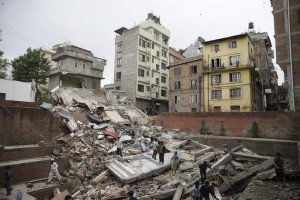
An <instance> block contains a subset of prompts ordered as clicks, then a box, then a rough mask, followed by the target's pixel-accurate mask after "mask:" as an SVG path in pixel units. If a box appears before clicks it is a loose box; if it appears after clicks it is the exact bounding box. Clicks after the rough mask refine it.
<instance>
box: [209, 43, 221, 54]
mask: <svg viewBox="0 0 300 200" xmlns="http://www.w3.org/2000/svg"><path fill="white" fill-rule="evenodd" d="M210 49H211V51H212V52H215V53H217V52H218V51H220V47H219V45H212V46H210Z"/></svg>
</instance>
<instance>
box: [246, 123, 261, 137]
mask: <svg viewBox="0 0 300 200" xmlns="http://www.w3.org/2000/svg"><path fill="white" fill-rule="evenodd" d="M249 132H250V135H251V137H253V138H259V137H260V135H261V130H260V128H259V125H258V123H257V122H256V121H254V122H252V125H251V128H250V130H249Z"/></svg>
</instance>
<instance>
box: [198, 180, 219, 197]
mask: <svg viewBox="0 0 300 200" xmlns="http://www.w3.org/2000/svg"><path fill="white" fill-rule="evenodd" d="M200 193H201V200H209V194H211V196H212V197H213V198H215V199H216V200H219V199H218V198H217V197H216V195H215V192H214V187H212V186H211V185H210V184H209V181H208V180H206V181H205V183H204V184H203V185H201V188H200Z"/></svg>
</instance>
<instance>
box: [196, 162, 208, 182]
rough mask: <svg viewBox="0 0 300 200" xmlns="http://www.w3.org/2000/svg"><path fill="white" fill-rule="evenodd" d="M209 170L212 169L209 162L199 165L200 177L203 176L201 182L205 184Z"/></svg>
mask: <svg viewBox="0 0 300 200" xmlns="http://www.w3.org/2000/svg"><path fill="white" fill-rule="evenodd" d="M207 168H210V169H211V167H210V165H209V164H208V163H207V161H204V162H203V163H201V164H200V165H199V169H200V176H201V182H202V183H204V181H205V180H206V170H207Z"/></svg>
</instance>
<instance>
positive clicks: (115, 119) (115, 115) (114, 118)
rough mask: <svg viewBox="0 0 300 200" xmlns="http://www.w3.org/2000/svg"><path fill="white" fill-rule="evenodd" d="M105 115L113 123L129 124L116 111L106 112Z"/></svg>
mask: <svg viewBox="0 0 300 200" xmlns="http://www.w3.org/2000/svg"><path fill="white" fill-rule="evenodd" d="M105 114H106V115H107V116H108V117H109V118H110V119H111V121H112V122H114V123H120V124H129V121H128V120H127V119H123V118H122V117H121V116H120V115H119V113H118V112H117V111H116V110H106V111H105Z"/></svg>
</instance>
